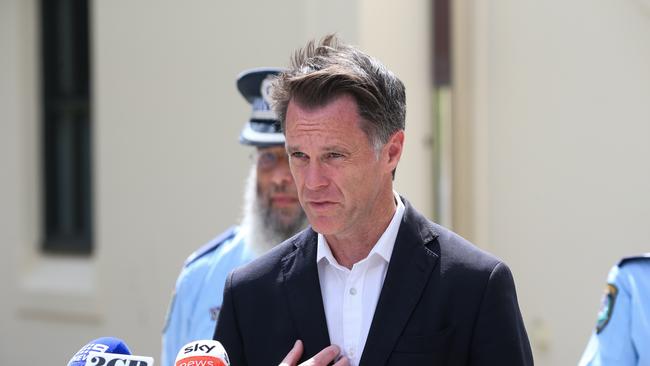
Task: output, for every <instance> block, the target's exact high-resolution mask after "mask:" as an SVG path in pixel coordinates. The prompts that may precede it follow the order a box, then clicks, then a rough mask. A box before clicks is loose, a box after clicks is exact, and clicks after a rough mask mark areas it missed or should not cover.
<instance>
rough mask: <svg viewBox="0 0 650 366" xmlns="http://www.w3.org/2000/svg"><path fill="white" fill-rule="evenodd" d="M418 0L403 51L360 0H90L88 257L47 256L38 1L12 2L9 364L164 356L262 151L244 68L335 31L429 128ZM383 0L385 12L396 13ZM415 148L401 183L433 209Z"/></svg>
mask: <svg viewBox="0 0 650 366" xmlns="http://www.w3.org/2000/svg"><path fill="white" fill-rule="evenodd" d="M413 4H414V5H413V7H414V8H408V9H403V10H402V9H397V10H398V11H393V12H392V13H391V14H392V16H393V17H395V18H396V19H397V20H398V22H399V24H401V26H400V28H403V29H398V30H397V31H396V32H394V34H393V35H392V36H393V37H395V38H394V39H403V38H404V37H409V39H410V42H409V43H408V44H405V45H404V46H403V47H401V48H400V52H399V53H394V52H391V49H390V47H386V46H384V47H380V46H381V44H382V42H380V41H376V37H375V36H373V34H374V33H375V32H374V31H373V28H372V27H375V28H378V27H381V24H377V23H375V24H366V23H368V22H370V21H371V20H372V16H370V15H369V13H368V14H365V13H366V12H367V11H368V9H366V8H367V7H368V6H371V5H370V3H364V2H361V1H345V0H340V1H339V0H335V1H328V2H326V3H325V2H320V1H315V0H309V1H302V0H292V1H285V2H283V3H282V6H279V5H278V4H277V3H272V2H265V1H237V2H232V3H231V4H230V3H228V4H226V3H223V2H215V1H201V0H193V1H186V2H183V3H182V4H180V3H179V2H175V1H158V0H156V1H153V0H148V1H138V2H133V1H125V0H117V1H94V2H92V18H93V28H92V32H93V34H92V38H93V55H92V56H93V79H94V87H93V101H94V116H93V118H94V119H93V125H94V130H93V139H94V156H93V177H94V182H95V185H94V200H95V201H94V202H95V224H94V227H95V239H96V240H95V247H96V252H95V253H94V255H93V257H92V258H86V259H83V258H82V259H80V258H68V257H49V256H43V255H42V254H40V253H39V251H38V246H39V240H40V224H39V220H40V179H41V177H40V173H39V164H40V160H39V136H40V135H39V133H40V128H39V118H40V117H39V116H40V114H39V113H40V112H39V104H38V103H39V100H38V96H39V94H38V80H39V78H38V67H39V66H38V62H39V61H38V60H39V59H38V57H39V56H38V44H37V30H38V28H37V10H38V9H37V3H36V2H35V1H33V0H28V1H18V0H0V27H1V28H0V30H1V31H0V57H1V58H0V60H1V61H2V63H1V64H0V118H1V121H0V149H1V150H0V152H1V153H0V171H1V172H2V179H1V180H0V202H2V203H1V204H0V225H2V230H0V248H1V249H2V253H3V255H2V256H0V276H2V277H1V278H3V279H4V280H3V281H1V282H0V293H1V294H2V295H1V296H0V297H1V298H2V300H0V321H1V322H2V323H1V326H0V339H1V341H0V363H2V364H10V365H18V364H23V363H25V364H45V363H48V364H49V363H57V364H64V363H65V362H67V360H68V359H69V358H70V357H71V356H72V355H73V354H74V353H75V352H76V351H77V350H78V349H79V348H80V347H81V346H82V345H83V344H85V343H86V342H87V341H89V340H90V339H93V338H96V337H98V336H104V335H111V336H117V337H121V338H123V339H125V341H126V342H127V343H128V344H129V346H130V347H131V349H132V350H133V351H134V352H136V353H139V354H144V355H152V356H154V357H155V358H158V355H159V354H160V332H161V329H162V326H163V320H164V316H165V311H166V308H167V304H168V301H169V299H170V295H171V291H172V288H173V284H174V282H175V279H176V276H177V275H178V272H179V271H180V268H181V265H182V263H183V261H184V259H185V258H186V257H187V256H188V255H189V254H190V253H191V252H192V251H193V250H195V249H196V248H198V247H199V246H200V245H202V244H203V243H205V242H206V241H208V240H209V239H210V238H211V237H213V236H214V235H216V234H218V233H219V232H221V231H222V230H224V229H226V228H227V227H228V226H230V225H232V224H234V223H236V222H237V220H238V218H239V216H240V212H241V210H240V205H241V197H242V192H243V181H244V178H245V176H246V174H247V172H248V168H249V165H250V161H249V159H248V155H249V153H250V152H251V150H250V149H248V148H246V147H242V146H240V145H239V144H238V142H237V141H238V140H237V139H238V135H239V131H240V128H241V126H242V124H243V122H244V121H245V120H246V119H247V118H248V115H249V108H248V106H247V104H246V102H245V101H244V99H243V98H242V97H241V96H240V95H239V94H238V92H237V91H236V88H235V78H236V76H237V75H238V74H239V72H240V71H242V70H243V69H246V68H250V67H258V66H282V65H286V64H287V63H288V61H289V56H290V54H291V52H292V51H293V50H294V49H295V48H297V47H300V46H302V45H303V44H304V43H305V42H306V41H307V40H309V39H311V38H320V37H321V36H323V35H324V34H326V33H329V32H337V33H338V34H339V35H340V36H341V37H342V38H343V39H344V40H346V41H348V42H350V43H353V44H357V45H360V46H361V47H362V48H364V45H365V44H368V45H369V46H371V47H369V48H368V51H370V52H374V51H375V50H376V51H378V53H379V54H377V56H379V57H380V59H382V60H384V61H385V62H386V63H387V64H388V65H389V66H390V67H391V68H392V69H393V71H395V72H396V73H397V74H398V75H400V76H402V74H403V76H402V77H403V79H404V81H405V83H406V84H407V86H408V87H409V90H410V94H409V97H408V98H409V104H413V107H412V108H410V110H409V121H408V122H407V124H408V125H409V128H411V129H412V130H413V131H420V132H419V133H420V134H424V133H426V131H428V128H429V127H428V126H429V124H430V120H431V119H430V106H429V105H428V104H426V103H419V102H418V103H415V101H421V100H426V98H427V94H426V93H428V86H427V80H428V78H420V75H426V73H427V69H428V68H427V66H426V64H424V63H423V62H419V63H418V64H417V67H413V66H412V63H411V62H410V60H414V59H415V60H419V59H420V58H421V56H420V55H424V56H425V57H428V56H427V55H428V50H427V48H426V47H427V45H426V37H425V36H423V35H422V34H421V32H423V31H424V32H426V30H427V29H428V25H427V19H428V14H427V13H426V11H420V12H416V11H415V9H418V8H419V9H426V7H425V5H426V3H425V2H424V1H419V2H415V3H413ZM386 6H388V2H385V3H383V4H382V3H379V2H378V3H377V4H376V5H375V6H374V9H375V10H379V14H383V15H382V16H384V17H385V16H387V15H388V14H389V13H388V12H387V11H385V10H381V9H383V8H385V7H386ZM362 12H363V13H364V14H361V13H362ZM414 13H417V18H416V19H417V21H416V22H413V19H412V15H413V14H414ZM409 22H412V23H413V24H416V25H417V26H414V27H408V26H405V25H407V24H409ZM377 34H379V32H377ZM412 36H414V37H415V38H413V39H411V38H410V37H412ZM420 68H421V70H419V69H420ZM411 100H413V101H414V102H413V103H411ZM420 137H422V136H420ZM422 138H424V137H422ZM413 140H414V142H415V141H417V139H415V138H414V139H413ZM412 146H413V147H409V149H412V150H413V151H412V152H409V153H408V156H405V158H404V163H403V165H404V167H403V168H402V167H401V168H400V172H399V178H398V189H399V190H400V192H401V193H403V194H405V195H407V196H408V197H409V198H410V199H411V200H412V201H414V202H422V203H421V204H419V205H418V206H420V207H421V208H422V209H423V211H425V212H428V211H429V210H430V207H431V202H430V199H431V198H430V197H431V193H430V189H429V187H430V186H431V181H430V176H431V174H430V171H431V170H430V168H428V167H429V166H431V163H430V159H431V156H430V153H429V151H428V150H427V146H420V145H417V144H416V143H414V144H413V145H412ZM407 151H408V150H407ZM423 166H424V167H423Z"/></svg>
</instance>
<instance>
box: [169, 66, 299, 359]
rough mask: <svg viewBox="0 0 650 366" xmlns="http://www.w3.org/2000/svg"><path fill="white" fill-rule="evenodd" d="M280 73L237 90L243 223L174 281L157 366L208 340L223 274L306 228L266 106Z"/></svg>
mask: <svg viewBox="0 0 650 366" xmlns="http://www.w3.org/2000/svg"><path fill="white" fill-rule="evenodd" d="M279 71H280V69H276V68H259V69H252V70H247V71H244V72H243V73H241V74H240V76H239V77H238V79H237V88H238V89H239V92H240V93H241V94H242V95H243V96H244V98H245V99H246V100H247V101H248V102H249V103H250V104H251V105H252V109H253V111H252V115H251V117H250V119H249V121H247V123H246V124H245V126H244V129H243V130H242V132H241V135H240V137H239V141H240V142H241V143H242V144H244V145H252V146H255V147H256V153H255V155H254V156H255V164H254V165H253V166H252V167H251V171H250V174H249V176H248V181H247V188H246V194H245V197H244V200H245V205H244V206H245V207H244V217H243V220H242V222H241V225H239V226H234V227H232V228H230V229H228V230H227V231H226V232H224V233H222V234H221V235H219V236H217V237H216V238H214V239H213V240H211V241H210V242H208V243H207V244H206V245H204V246H203V247H202V248H200V249H199V250H197V251H196V252H194V253H193V254H192V255H190V256H189V258H188V259H187V260H186V261H185V265H184V267H183V269H182V271H181V273H180V275H179V276H178V279H177V281H176V288H175V292H174V296H173V298H172V301H171V304H170V307H169V310H168V314H167V319H166V321H165V323H166V324H165V327H164V330H163V337H162V348H163V351H162V362H161V364H162V366H171V365H173V363H174V359H175V357H176V354H177V353H178V351H179V349H180V348H181V347H182V346H183V345H185V344H186V343H188V342H191V341H193V340H198V339H212V335H213V334H214V328H215V325H216V320H217V317H218V315H219V309H220V308H221V302H222V293H223V287H224V283H225V280H226V276H227V275H228V273H229V272H230V271H231V270H232V269H233V268H235V267H238V266H241V265H243V264H245V263H247V262H249V261H250V260H252V259H253V258H255V257H256V256H258V255H260V254H262V253H264V252H265V251H266V250H268V249H270V248H271V247H272V246H273V245H275V244H278V243H280V242H282V241H284V240H285V239H287V238H288V237H290V236H291V235H293V234H294V233H296V232H298V231H300V230H302V229H303V228H304V227H305V225H306V219H305V215H304V213H303V211H302V208H301V206H300V203H299V202H298V196H297V193H296V187H295V185H294V182H293V177H292V176H291V172H290V171H289V163H288V161H287V156H286V152H285V149H284V135H283V134H282V132H281V131H280V124H279V123H278V121H277V117H276V116H275V114H274V113H273V112H272V111H271V109H270V107H269V103H268V96H269V88H270V86H271V77H272V75H275V74H277V73H278V72H279Z"/></svg>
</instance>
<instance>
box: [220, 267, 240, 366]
mask: <svg viewBox="0 0 650 366" xmlns="http://www.w3.org/2000/svg"><path fill="white" fill-rule="evenodd" d="M235 273H236V271H233V272H231V273H230V274H229V275H228V279H227V280H226V285H225V287H224V290H223V305H222V306H221V312H220V313H219V319H218V320H217V327H216V329H215V333H214V336H213V339H214V340H216V341H219V342H221V344H222V345H223V347H224V349H225V350H226V353H228V358H229V359H230V365H231V366H246V365H247V362H246V358H245V356H244V348H243V342H242V338H241V333H240V329H239V324H238V321H237V314H236V308H237V307H236V305H235V295H234V288H233V281H234V280H233V278H234V276H235Z"/></svg>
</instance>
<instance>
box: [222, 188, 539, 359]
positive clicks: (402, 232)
mask: <svg viewBox="0 0 650 366" xmlns="http://www.w3.org/2000/svg"><path fill="white" fill-rule="evenodd" d="M402 200H403V201H404V204H405V208H406V209H405V212H404V217H403V219H402V222H401V225H400V228H399V232H398V234H397V239H396V241H395V247H394V249H393V254H392V257H391V261H390V264H389V266H388V272H387V274H386V279H385V280H384V285H383V288H382V290H381V294H380V296H379V300H378V303H377V308H376V310H375V314H374V317H373V320H372V323H371V326H370V331H369V333H368V338H367V341H366V345H365V348H364V350H363V354H362V356H361V361H360V366H379V365H398V366H406V365H409V366H413V365H429V366H431V365H488V366H490V365H499V366H505V365H532V364H533V357H532V353H531V349H530V344H529V342H528V336H527V335H526V329H525V328H524V322H523V320H522V317H521V313H520V311H519V305H518V303H517V295H516V291H515V285H514V281H513V278H512V275H511V273H510V270H509V269H508V267H507V266H506V265H505V264H504V263H503V262H501V261H500V260H499V259H497V258H495V257H494V256H492V255H490V254H488V253H486V252H484V251H482V250H480V249H478V248H477V247H475V246H474V245H472V244H471V243H469V242H468V241H466V240H465V239H463V238H461V237H460V236H458V235H456V234H455V233H453V232H451V231H449V230H447V229H445V228H443V227H441V226H439V225H437V224H435V223H433V222H431V221H429V220H427V219H426V218H425V217H424V216H422V215H421V214H420V213H418V212H417V211H416V210H415V209H414V208H413V207H412V206H411V205H410V204H409V203H408V202H407V201H406V200H405V199H403V198H402ZM316 248H317V234H316V233H315V232H314V231H313V230H312V229H309V228H308V229H306V230H304V231H302V232H301V233H299V234H297V235H296V236H294V237H293V238H291V239H288V240H287V241H285V242H284V243H282V244H280V245H279V246H277V247H276V248H274V249H273V250H271V251H270V252H268V253H267V254H265V255H264V256H262V257H260V258H258V259H256V260H254V261H253V262H251V263H250V264H248V265H246V266H244V267H241V268H238V269H236V270H234V271H233V272H232V273H231V274H230V275H229V277H228V280H227V282H226V286H225V289H224V297H223V299H224V300H223V306H222V308H221V313H220V315H219V320H218V323H217V327H216V331H215V335H214V339H216V340H218V341H220V342H221V343H222V344H223V346H224V347H225V349H226V351H227V352H228V355H229V356H230V360H231V365H233V366H269V365H271V366H274V365H278V364H279V363H280V362H281V361H282V359H283V358H284V357H285V356H286V354H287V353H288V352H289V350H290V349H291V348H292V347H293V344H294V342H295V341H296V340H297V339H301V340H302V341H303V343H304V347H305V351H304V353H303V357H302V360H301V362H303V361H304V360H306V359H308V358H310V357H312V356H314V355H315V354H316V353H318V352H319V351H320V350H322V349H323V348H325V347H327V346H328V345H330V339H329V334H328V331H327V323H326V320H325V311H324V310H323V301H322V297H321V290H320V284H319V280H318V269H317V264H316Z"/></svg>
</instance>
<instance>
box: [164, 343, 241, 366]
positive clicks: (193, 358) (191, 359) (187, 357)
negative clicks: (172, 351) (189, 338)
mask: <svg viewBox="0 0 650 366" xmlns="http://www.w3.org/2000/svg"><path fill="white" fill-rule="evenodd" d="M174 366H230V360H228V354H227V353H226V350H225V349H224V348H223V346H222V345H221V343H219V342H217V341H213V340H200V341H194V342H190V343H188V344H186V345H185V346H183V348H181V350H180V351H178V355H176V361H175V362H174Z"/></svg>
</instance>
